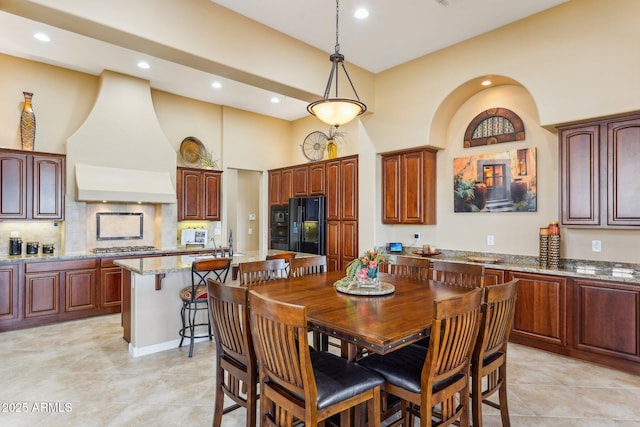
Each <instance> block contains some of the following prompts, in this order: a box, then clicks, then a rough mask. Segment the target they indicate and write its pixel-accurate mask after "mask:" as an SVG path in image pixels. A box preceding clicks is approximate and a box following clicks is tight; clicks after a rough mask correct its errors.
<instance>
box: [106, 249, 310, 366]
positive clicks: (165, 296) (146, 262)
mask: <svg viewBox="0 0 640 427" xmlns="http://www.w3.org/2000/svg"><path fill="white" fill-rule="evenodd" d="M278 252H282V251H278V250H268V251H246V252H242V253H237V254H234V255H233V260H232V262H231V266H232V267H234V266H235V267H237V266H238V265H239V264H240V263H243V262H249V261H256V260H264V259H265V257H266V256H267V255H268V254H275V253H278ZM211 256H212V255H207V254H201V255H197V258H199V259H202V258H206V257H211ZM296 256H297V257H304V256H311V254H304V253H297V254H296ZM195 259H196V256H193V255H178V256H163V257H143V258H136V259H118V260H115V261H114V264H116V265H118V266H120V267H122V268H123V279H122V290H123V295H122V326H123V328H124V339H125V340H126V341H127V342H128V343H129V353H130V354H131V355H133V356H134V357H138V356H144V355H147V354H152V353H156V352H159V351H164V350H168V349H171V348H175V347H177V346H178V344H179V343H180V336H179V335H178V330H180V329H181V328H182V320H181V318H180V307H181V306H182V301H181V300H180V296H179V294H180V290H181V289H182V288H184V287H185V286H189V285H190V284H191V263H192V262H193V261H194V260H195ZM229 276H230V275H229ZM229 282H231V277H228V278H227V283H229ZM203 315H204V313H203ZM203 320H204V319H203ZM205 339H206V338H205ZM196 341H197V340H196Z"/></svg>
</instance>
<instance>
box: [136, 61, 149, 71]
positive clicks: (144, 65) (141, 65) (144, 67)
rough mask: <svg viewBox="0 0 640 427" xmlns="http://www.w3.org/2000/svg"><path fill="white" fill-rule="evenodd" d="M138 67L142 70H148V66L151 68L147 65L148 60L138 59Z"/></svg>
mask: <svg viewBox="0 0 640 427" xmlns="http://www.w3.org/2000/svg"><path fill="white" fill-rule="evenodd" d="M138 68H142V69H143V70H148V69H149V68H151V65H149V63H148V62H144V61H140V62H138Z"/></svg>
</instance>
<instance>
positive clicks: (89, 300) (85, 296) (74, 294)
mask: <svg viewBox="0 0 640 427" xmlns="http://www.w3.org/2000/svg"><path fill="white" fill-rule="evenodd" d="M64 285H65V305H64V311H65V312H71V311H78V310H92V309H94V308H97V303H96V301H97V295H96V294H97V283H96V269H95V268H93V269H88V270H72V271H67V272H66V274H65V276H64Z"/></svg>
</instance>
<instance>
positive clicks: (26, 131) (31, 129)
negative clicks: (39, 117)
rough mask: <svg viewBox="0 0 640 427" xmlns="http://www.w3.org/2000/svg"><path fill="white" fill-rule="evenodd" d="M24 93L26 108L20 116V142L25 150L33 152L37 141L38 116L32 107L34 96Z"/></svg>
mask: <svg viewBox="0 0 640 427" xmlns="http://www.w3.org/2000/svg"><path fill="white" fill-rule="evenodd" d="M22 93H23V94H24V108H23V109H22V115H21V116H20V141H21V142H22V149H23V150H27V151H33V144H34V142H35V139H36V115H35V113H34V112H33V107H32V106H31V97H33V94H32V93H30V92H22Z"/></svg>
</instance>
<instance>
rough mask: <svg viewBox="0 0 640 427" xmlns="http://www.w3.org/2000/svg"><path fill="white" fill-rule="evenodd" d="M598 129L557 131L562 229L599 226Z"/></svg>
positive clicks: (597, 127) (590, 127)
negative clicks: (574, 226)
mask: <svg viewBox="0 0 640 427" xmlns="http://www.w3.org/2000/svg"><path fill="white" fill-rule="evenodd" d="M599 151H600V126H598V125H591V126H583V127H579V128H567V129H562V130H561V131H560V200H561V213H560V217H561V220H562V224H563V225H600V152H599Z"/></svg>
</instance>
